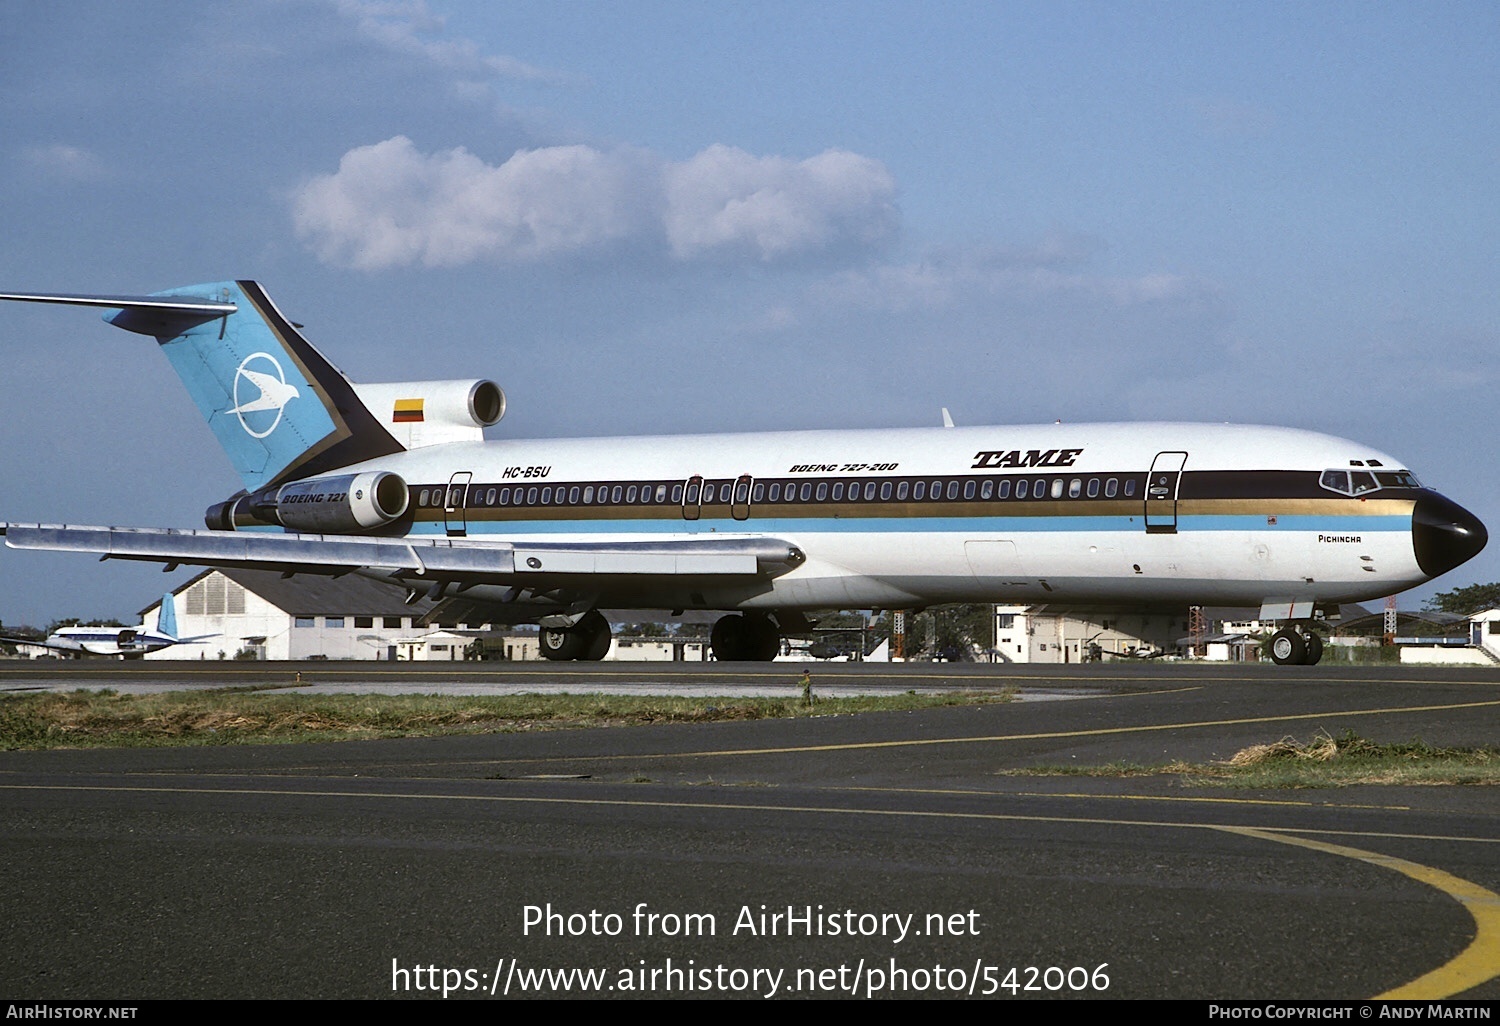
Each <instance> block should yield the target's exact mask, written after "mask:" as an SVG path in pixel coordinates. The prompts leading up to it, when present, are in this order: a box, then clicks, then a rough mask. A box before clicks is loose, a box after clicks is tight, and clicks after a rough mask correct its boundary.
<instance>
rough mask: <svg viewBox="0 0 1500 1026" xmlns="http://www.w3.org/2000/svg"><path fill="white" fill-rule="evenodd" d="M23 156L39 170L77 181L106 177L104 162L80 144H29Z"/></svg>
mask: <svg viewBox="0 0 1500 1026" xmlns="http://www.w3.org/2000/svg"><path fill="white" fill-rule="evenodd" d="M21 157H22V159H23V160H25V161H26V163H27V164H30V165H31V166H32V167H33V168H35V169H37V170H38V171H42V172H44V173H46V174H48V175H54V176H57V177H59V178H63V179H67V180H70V181H75V182H92V181H97V180H98V179H100V178H103V177H104V174H105V171H104V163H103V161H101V160H100V159H99V158H98V157H97V156H96V155H94V153H92V152H91V151H89V150H86V149H84V148H82V147H80V146H69V145H66V144H64V143H52V144H50V145H46V146H27V147H25V148H24V149H22V151H21Z"/></svg>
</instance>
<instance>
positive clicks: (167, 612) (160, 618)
mask: <svg viewBox="0 0 1500 1026" xmlns="http://www.w3.org/2000/svg"><path fill="white" fill-rule="evenodd" d="M156 629H157V630H158V631H160V632H161V633H162V634H165V635H166V636H167V637H169V638H175V637H177V602H176V600H175V599H173V597H172V593H171V592H170V591H169V592H167V593H166V594H165V595H163V596H162V597H161V612H160V613H159V614H157V617H156Z"/></svg>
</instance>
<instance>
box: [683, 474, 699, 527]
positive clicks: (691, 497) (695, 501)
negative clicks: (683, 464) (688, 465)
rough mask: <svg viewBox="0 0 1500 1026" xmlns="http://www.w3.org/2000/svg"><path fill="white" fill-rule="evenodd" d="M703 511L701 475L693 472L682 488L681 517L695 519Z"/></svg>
mask: <svg viewBox="0 0 1500 1026" xmlns="http://www.w3.org/2000/svg"><path fill="white" fill-rule="evenodd" d="M702 512H703V477H702V475H700V474H694V475H693V476H692V477H690V478H688V479H687V485H686V486H685V487H684V488H683V489H682V519H684V520H697V519H698V516H699V514H700V513H702Z"/></svg>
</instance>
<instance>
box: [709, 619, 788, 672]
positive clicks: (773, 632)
mask: <svg viewBox="0 0 1500 1026" xmlns="http://www.w3.org/2000/svg"><path fill="white" fill-rule="evenodd" d="M708 640H709V644H711V645H712V646H713V650H714V658H715V659H717V660H718V661H719V662H721V663H728V662H758V663H768V662H770V661H771V660H772V659H775V658H776V654H777V653H778V652H780V651H781V629H780V628H778V627H777V626H776V624H775V623H774V622H773V621H772V620H771V619H770V618H769V617H767V616H764V615H762V614H760V613H733V614H731V615H729V616H721V617H719V619H718V621H717V622H716V623H715V624H714V629H713V632H712V633H711V634H710V635H709V639H708Z"/></svg>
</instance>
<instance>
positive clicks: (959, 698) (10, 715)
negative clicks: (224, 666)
mask: <svg viewBox="0 0 1500 1026" xmlns="http://www.w3.org/2000/svg"><path fill="white" fill-rule="evenodd" d="M789 690H790V689H789ZM1010 697H1011V694H1010V693H1009V692H952V693H946V694H911V693H906V694H897V695H889V696H866V697H858V698H826V699H825V698H819V699H818V701H817V704H816V705H814V706H812V707H811V708H809V707H807V706H805V705H803V704H802V701H801V696H800V695H798V696H788V697H787V698H784V699H779V698H672V697H649V696H633V695H320V694H307V693H299V692H297V691H295V690H279V691H271V692H263V691H260V690H252V689H247V688H221V689H214V690H203V691H172V692H163V693H160V694H148V695H131V694H117V693H115V692H113V691H109V690H104V691H84V690H78V691H71V692H66V693H57V692H40V693H39V692H33V693H27V694H15V695H6V696H4V697H3V698H0V748H3V749H41V748H120V747H156V746H166V745H237V744H274V743H287V742H300V741H344V740H364V739H370V738H383V737H435V736H438V735H445V734H490V733H509V732H518V731H533V730H565V729H572V728H578V727H613V726H632V725H639V724H650V723H711V722H716V721H722V720H760V719H785V718H792V717H806V716H829V715H843V714H850V713H862V712H880V711H901V710H913V709H928V708H933V707H936V706H951V705H979V704H984V703H991V702H1003V701H1009V699H1010Z"/></svg>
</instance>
